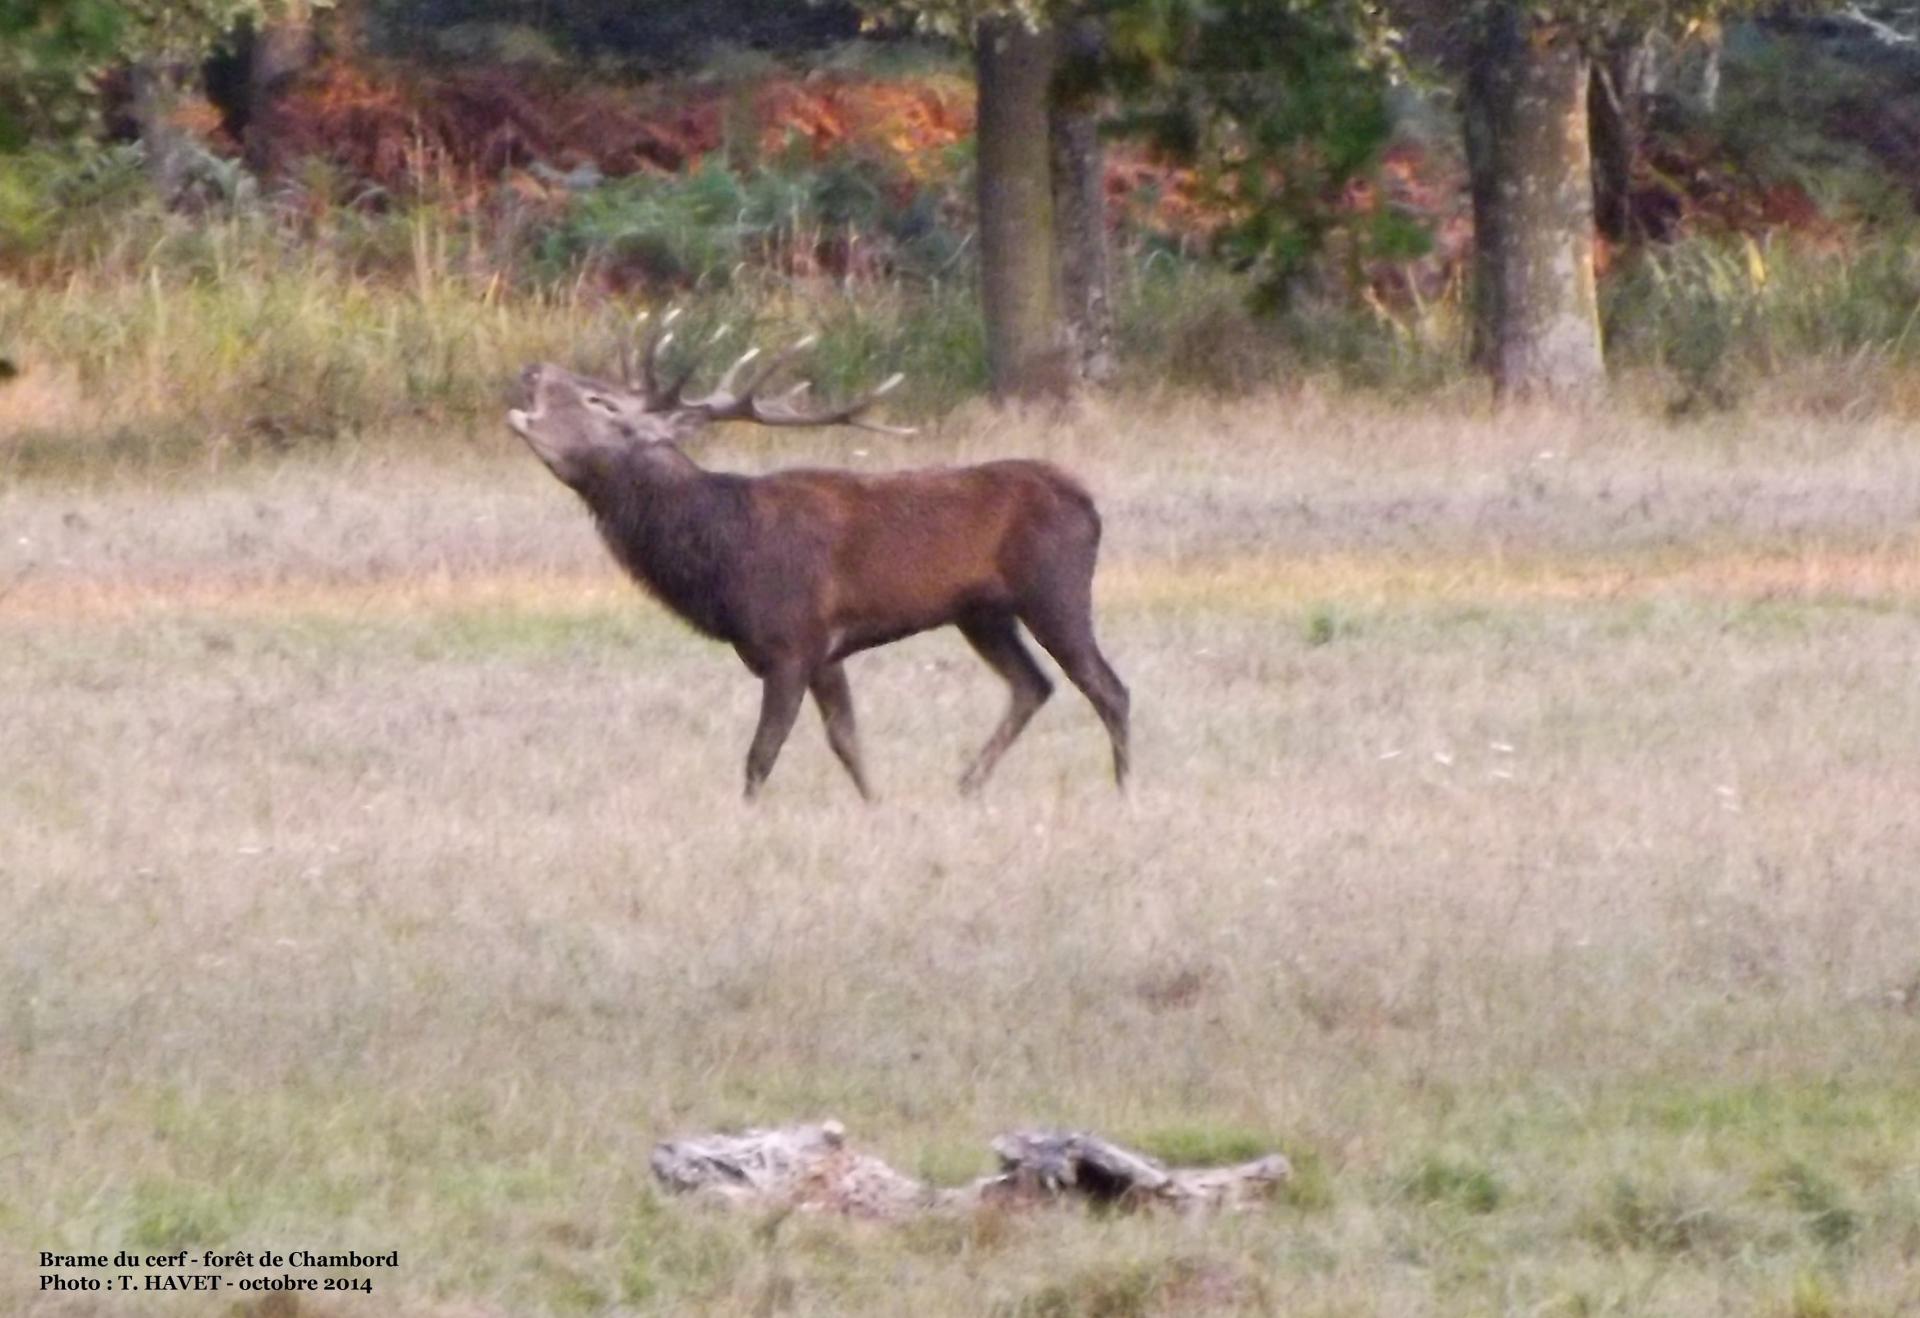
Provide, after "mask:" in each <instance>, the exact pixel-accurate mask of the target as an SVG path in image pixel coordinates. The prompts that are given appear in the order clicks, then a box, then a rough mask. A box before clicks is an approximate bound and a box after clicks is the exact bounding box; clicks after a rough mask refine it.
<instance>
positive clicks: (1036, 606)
mask: <svg viewBox="0 0 1920 1318" xmlns="http://www.w3.org/2000/svg"><path fill="white" fill-rule="evenodd" d="M1020 621H1022V622H1024V623H1026V625H1027V630H1028V631H1030V632H1032V633H1033V639H1034V640H1036V641H1038V642H1040V645H1041V648H1042V649H1044V650H1045V651H1046V652H1047V653H1048V654H1050V655H1052V656H1053V661H1054V662H1055V663H1057V664H1059V665H1060V668H1061V671H1063V672H1064V673H1066V675H1067V680H1068V681H1070V682H1072V683H1073V684H1074V685H1075V686H1077V687H1079V688H1080V693H1081V694H1082V695H1084V696H1085V697H1086V698H1087V701H1088V703H1090V704H1091V705H1092V706H1093V709H1094V712H1095V713H1096V714H1098V715H1099V716H1100V722H1101V723H1103V724H1104V725H1105V726H1106V729H1107V740H1108V741H1110V742H1111V743H1112V744H1113V782H1114V785H1115V786H1116V787H1122V788H1124V787H1125V786H1126V785H1127V772H1128V770H1129V768H1131V766H1132V753H1131V751H1130V749H1129V725H1130V720H1131V709H1132V703H1133V702H1132V697H1131V696H1129V695H1128V694H1127V686H1126V683H1124V682H1122V681H1121V680H1120V675H1119V674H1118V673H1116V672H1114V671H1113V665H1112V664H1109V663H1108V662H1107V657H1106V656H1105V655H1103V654H1101V653H1100V646H1099V644H1098V642H1096V641H1095V640H1094V639H1093V583H1092V580H1091V574H1089V578H1088V580H1086V581H1084V582H1079V583H1076V584H1075V586H1074V588H1073V589H1071V590H1062V591H1059V592H1055V593H1051V594H1049V595H1047V596H1045V597H1043V598H1041V599H1038V600H1035V601H1033V602H1032V603H1030V604H1023V605H1022V607H1021V609H1020Z"/></svg>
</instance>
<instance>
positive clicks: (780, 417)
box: [746, 373, 920, 435]
mask: <svg viewBox="0 0 1920 1318" xmlns="http://www.w3.org/2000/svg"><path fill="white" fill-rule="evenodd" d="M906 378H907V377H906V375H905V374H904V373H899V374H895V375H893V376H890V377H889V378H888V379H887V380H886V382H885V383H883V384H881V385H880V386H879V387H878V388H877V389H874V390H873V391H872V392H871V393H868V394H867V395H866V396H865V397H863V398H856V399H854V400H853V401H852V402H851V403H847V404H846V405H844V406H842V407H835V408H830V409H828V410H827V411H824V412H802V411H801V410H800V409H799V408H797V407H794V406H792V405H791V404H790V403H789V402H788V400H789V399H793V398H798V397H799V396H800V395H801V394H803V393H805V392H806V391H807V390H808V388H809V387H810V386H809V385H808V384H807V383H806V382H805V381H802V382H801V383H799V384H797V385H795V386H794V387H793V388H791V389H789V390H787V392H786V393H784V394H782V395H781V396H780V397H779V398H778V399H776V400H775V401H773V402H772V403H767V404H762V403H760V402H758V401H757V400H755V399H754V398H752V396H751V395H749V396H748V398H747V400H746V401H747V404H748V407H749V408H750V416H751V419H752V420H754V421H758V422H759V423H760V424H762V425H769V426H853V427H854V428H856V429H859V430H871V431H874V432H875V433H877V434H882V435H917V434H919V433H920V432H919V431H918V430H917V429H915V428H914V427H912V426H889V425H886V424H883V423H882V422H878V421H868V420H866V419H865V413H866V411H867V409H869V408H871V407H872V406H873V405H874V404H875V403H877V402H879V401H880V400H881V399H882V398H884V397H886V396H887V395H888V394H890V393H892V392H893V391H894V390H895V389H898V388H899V387H900V385H901V383H902V382H903V381H904V380H905V379H906Z"/></svg>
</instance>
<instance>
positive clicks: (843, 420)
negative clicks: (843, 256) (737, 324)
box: [647, 334, 917, 435]
mask: <svg viewBox="0 0 1920 1318" xmlns="http://www.w3.org/2000/svg"><path fill="white" fill-rule="evenodd" d="M818 341H819V338H818V336H817V335H813V334H809V335H807V336H806V337H805V338H803V339H801V340H800V341H799V342H798V343H795V344H793V345H792V346H791V347H788V348H783V349H781V350H780V351H779V352H776V353H774V354H773V356H772V357H770V358H768V359H767V360H766V361H765V362H764V363H762V364H761V365H760V366H759V368H758V369H757V370H754V371H753V372H752V373H751V375H749V376H748V378H747V381H746V383H745V384H744V385H742V384H739V383H737V382H738V381H739V379H740V377H741V374H742V373H743V372H745V371H746V370H747V368H748V367H749V366H752V365H753V364H754V363H755V362H756V361H758V360H759V358H760V349H758V348H750V349H748V350H747V352H746V353H744V354H743V355H742V356H741V357H740V359H739V360H738V361H736V362H734V364H733V365H732V366H729V367H728V368H727V371H726V374H724V375H722V376H721V377H720V382H719V384H717V385H715V386H714V389H713V392H712V393H710V394H707V395H706V396H705V397H702V398H689V399H685V400H682V399H680V398H679V396H678V392H677V391H676V392H675V393H674V395H673V396H672V401H671V403H670V405H669V406H666V407H654V406H652V405H649V407H648V409H647V410H648V411H671V412H673V413H675V414H677V415H681V416H686V417H688V418H690V419H697V420H698V421H700V422H702V423H705V422H710V421H751V422H753V423H754V424H756V425H762V426H855V427H857V428H859V429H861V430H871V431H876V432H878V433H880V434H883V435H911V434H915V433H917V432H916V431H915V430H914V429H913V428H912V427H909V426H889V425H883V424H881V423H879V422H877V421H868V420H866V419H865V413H866V412H867V410H868V409H869V408H871V407H872V406H873V405H874V404H875V403H877V402H879V401H880V399H882V398H884V397H885V396H886V395H887V394H890V393H892V392H893V391H894V390H895V389H897V388H899V386H900V383H901V381H903V380H905V379H906V378H907V377H906V376H905V375H895V376H893V377H892V378H891V379H889V380H887V381H886V382H885V383H884V384H882V385H880V386H879V387H878V388H877V389H873V390H871V391H869V392H868V393H866V394H864V395H862V396H861V397H859V398H856V399H854V400H853V401H852V402H849V403H846V404H844V405H842V406H840V407H834V408H828V409H826V410H824V411H818V412H808V411H803V410H801V409H800V408H799V407H797V406H795V400H797V399H798V398H799V397H800V396H801V395H802V394H804V393H806V392H807V390H808V388H809V387H810V386H809V385H808V384H807V383H806V382H805V381H802V382H801V383H799V384H797V385H795V386H794V387H793V388H791V389H789V390H788V391H787V392H786V393H784V394H782V395H781V396H780V397H779V398H777V399H775V400H773V401H772V402H765V401H762V400H761V398H760V396H759V395H760V391H761V390H762V389H764V388H765V387H766V386H767V384H768V382H769V381H771V380H772V379H773V378H774V377H775V376H777V375H779V374H780V372H781V371H783V370H785V369H786V367H787V366H788V364H789V363H791V362H792V361H793V359H794V358H796V357H798V356H799V355H800V354H801V353H804V352H805V351H807V349H809V348H811V347H812V346H813V345H814V344H815V343H817V342H818ZM681 383H682V384H684V383H685V382H684V380H683V381H681Z"/></svg>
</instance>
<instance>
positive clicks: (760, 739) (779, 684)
mask: <svg viewBox="0 0 1920 1318" xmlns="http://www.w3.org/2000/svg"><path fill="white" fill-rule="evenodd" d="M806 694H807V674H806V671H805V670H804V669H802V668H800V667H798V666H797V665H793V664H782V665H780V666H778V667H775V668H773V669H770V670H769V671H768V672H767V675H766V677H765V678H764V679H762V681H761V686H760V726H759V727H758V728H756V729H755V730H754V733H753V746H752V747H751V748H750V749H749V750H748V751H747V799H748V800H749V801H751V800H753V798H754V797H755V796H757V795H758V794H759V792H760V785H761V784H762V783H764V782H766V781H767V775H768V774H770V773H772V772H773V762H774V761H775V760H777V759H778V758H780V748H781V747H782V746H783V745H785V744H786V740H787V734H788V733H789V732H792V731H793V721H794V719H796V718H797V717H799V714H800V702H801V701H802V700H803V699H805V697H806Z"/></svg>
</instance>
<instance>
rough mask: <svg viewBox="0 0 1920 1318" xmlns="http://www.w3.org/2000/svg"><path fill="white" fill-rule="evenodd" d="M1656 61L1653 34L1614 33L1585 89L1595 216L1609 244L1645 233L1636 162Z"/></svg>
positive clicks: (1632, 239) (1626, 240)
mask: <svg viewBox="0 0 1920 1318" xmlns="http://www.w3.org/2000/svg"><path fill="white" fill-rule="evenodd" d="M1652 64H1653V45H1652V40H1651V34H1649V33H1645V32H1634V33H1631V34H1628V35H1622V36H1616V37H1614V38H1613V40H1611V41H1609V42H1608V43H1607V49H1606V54H1605V57H1604V58H1603V59H1601V60H1598V61H1596V62H1595V64H1594V66H1593V77H1592V81H1591V84H1590V86H1589V88H1588V91H1587V119H1588V126H1589V130H1590V132H1591V133H1592V136H1593V215H1594V221H1595V223H1596V224H1597V225H1598V226H1599V229H1600V232H1601V233H1603V234H1605V235H1606V237H1607V239H1608V241H1610V242H1616V243H1626V242H1632V241H1634V240H1635V239H1637V238H1639V237H1640V236H1641V235H1640V233H1639V231H1638V228H1637V226H1636V224H1635V222H1634V215H1633V166H1634V161H1635V160H1637V159H1638V158H1639V152H1640V138H1641V136H1642V134H1643V133H1644V132H1645V129H1646V122H1647V98H1648V96H1649V94H1650V92H1651V90H1652V88H1651V87H1650V85H1649V75H1650V73H1651V69H1652Z"/></svg>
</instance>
